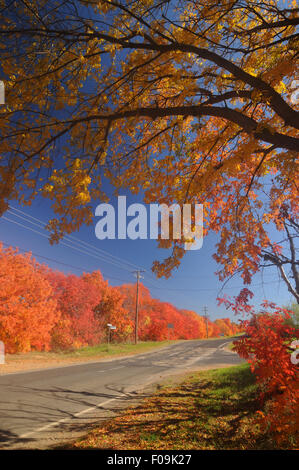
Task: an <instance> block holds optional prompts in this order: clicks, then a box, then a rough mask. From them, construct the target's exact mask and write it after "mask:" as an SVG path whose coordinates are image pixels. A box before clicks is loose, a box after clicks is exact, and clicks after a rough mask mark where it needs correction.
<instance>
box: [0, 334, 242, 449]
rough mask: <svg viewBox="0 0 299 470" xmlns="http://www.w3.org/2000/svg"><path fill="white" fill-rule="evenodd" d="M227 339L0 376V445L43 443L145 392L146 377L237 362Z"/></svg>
mask: <svg viewBox="0 0 299 470" xmlns="http://www.w3.org/2000/svg"><path fill="white" fill-rule="evenodd" d="M227 343H228V340H225V339H223V338H222V339H217V340H206V341H205V340H200V341H186V342H181V343H176V344H174V345H171V346H169V347H167V348H163V349H160V350H154V351H152V352H150V353H145V354H139V355H136V356H130V357H126V358H119V359H114V360H111V361H108V362H107V361H105V362H104V361H102V362H92V363H85V364H79V365H78V364H77V365H71V366H63V367H58V368H53V369H45V370H38V371H32V372H22V373H14V374H6V375H2V376H0V448H2V449H5V448H14V449H16V448H19V449H21V448H38V449H42V448H48V447H51V446H54V445H57V444H59V443H60V442H65V441H67V440H71V439H74V438H76V437H78V436H79V435H82V433H84V432H86V430H87V429H89V428H90V427H91V426H92V425H93V424H95V422H98V421H99V420H101V419H107V418H109V417H111V416H115V415H116V414H117V412H119V410H120V409H121V408H123V407H125V406H129V405H131V404H132V403H134V401H135V402H136V400H140V398H142V396H145V390H146V387H147V386H148V385H149V384H150V383H157V382H159V380H160V381H161V377H165V376H166V375H169V374H172V375H174V374H178V373H182V372H184V371H186V372H187V371H188V370H194V369H200V368H206V367H211V366H213V367H221V366H225V365H231V364H239V363H240V362H242V361H241V359H240V358H239V356H238V355H237V354H235V353H232V352H230V351H227V350H225V349H224V348H225V344H227Z"/></svg>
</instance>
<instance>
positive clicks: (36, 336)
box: [0, 244, 240, 353]
mask: <svg viewBox="0 0 299 470" xmlns="http://www.w3.org/2000/svg"><path fill="white" fill-rule="evenodd" d="M0 276H1V283H0V340H1V341H3V342H4V344H5V349H6V352H7V353H15V352H28V351H32V350H37V351H49V350H59V349H71V348H79V347H82V346H87V345H95V344H99V343H101V342H104V341H106V334H107V331H106V324H107V323H108V322H110V323H113V325H115V326H116V331H115V332H114V333H113V339H114V341H118V342H121V341H131V340H132V339H133V334H134V326H135V299H136V297H135V295H136V287H135V285H134V284H126V285H122V286H117V287H112V286H109V285H108V281H105V280H104V279H103V276H102V274H101V273H100V271H95V272H93V273H88V274H83V275H82V276H76V275H74V274H68V275H66V274H64V273H62V272H59V271H52V270H51V269H49V268H48V267H47V266H45V265H40V264H39V263H37V262H36V261H35V260H34V259H33V258H32V257H31V255H30V254H29V253H27V254H20V253H18V252H17V250H14V249H12V248H7V249H4V248H3V246H2V245H1V244H0ZM170 323H171V324H172V325H173V328H171V329H169V328H168V325H169V324H170ZM239 330H240V329H239V327H238V326H237V325H236V324H234V323H231V322H230V320H229V319H223V320H216V322H212V321H209V322H208V334H209V336H219V334H220V333H224V334H234V333H236V332H238V331H239ZM204 337H206V324H205V320H204V319H203V318H202V317H200V316H199V315H197V314H196V313H195V312H192V311H187V310H179V309H177V308H176V307H174V306H173V305H172V304H170V303H166V302H161V301H159V300H158V299H153V298H152V297H151V295H150V292H149V290H148V289H147V288H146V287H144V286H143V285H142V284H141V285H140V309H139V338H140V340H145V341H146V340H152V341H156V340H157V341H158V340H164V339H196V338H204Z"/></svg>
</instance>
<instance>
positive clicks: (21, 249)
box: [1, 242, 128, 282]
mask: <svg viewBox="0 0 299 470" xmlns="http://www.w3.org/2000/svg"><path fill="white" fill-rule="evenodd" d="M1 243H2V244H3V245H5V246H7V247H12V248H15V249H18V250H19V251H23V252H25V253H29V252H30V253H32V254H33V255H34V256H37V257H39V258H43V259H45V260H47V261H53V262H54V263H57V264H61V265H62V266H67V267H69V268H72V269H78V270H79V271H84V272H90V271H91V269H88V268H83V267H81V268H80V267H79V266H74V265H72V264H68V263H63V262H62V261H58V260H57V259H54V258H49V257H48V256H44V255H41V254H39V253H36V252H34V251H32V250H28V249H25V248H22V247H20V246H13V245H10V244H8V243H5V242H1ZM101 273H102V274H103V276H105V277H106V278H107V279H113V280H117V281H122V282H128V279H120V278H119V277H115V276H110V275H109V276H108V275H107V274H105V273H104V272H103V271H102V270H101Z"/></svg>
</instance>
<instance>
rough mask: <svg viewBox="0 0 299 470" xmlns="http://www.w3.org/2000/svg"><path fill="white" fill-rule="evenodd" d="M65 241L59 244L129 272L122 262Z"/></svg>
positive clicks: (44, 235)
mask: <svg viewBox="0 0 299 470" xmlns="http://www.w3.org/2000/svg"><path fill="white" fill-rule="evenodd" d="M2 219H3V220H6V221H8V222H11V223H13V224H15V225H18V226H20V227H23V228H25V229H26V230H30V231H31V232H33V233H36V234H37V235H40V236H42V237H44V238H47V239H48V235H46V234H44V233H42V232H39V231H38V230H35V229H33V228H32V227H28V226H27V225H24V224H22V223H20V222H17V221H16V220H12V219H9V218H8V217H5V216H2ZM67 242H68V243H66V242H65V241H60V245H64V246H67V247H68V248H71V249H73V250H76V251H78V252H80V253H83V254H85V255H88V256H92V257H93V258H97V259H99V260H100V261H102V262H104V263H108V264H111V265H114V266H116V267H117V268H119V269H124V270H126V271H128V272H131V268H129V267H127V266H125V265H124V264H121V263H120V262H118V261H114V260H110V259H109V258H105V257H103V255H99V254H98V253H96V252H95V253H93V252H90V251H91V250H90V249H89V248H85V247H80V248H78V247H77V246H74V244H73V243H74V242H73V241H70V240H68V239H67ZM89 250H90V251H89Z"/></svg>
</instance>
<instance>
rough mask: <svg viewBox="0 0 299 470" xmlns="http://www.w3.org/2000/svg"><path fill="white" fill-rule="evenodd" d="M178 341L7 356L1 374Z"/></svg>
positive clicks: (135, 350)
mask: <svg viewBox="0 0 299 470" xmlns="http://www.w3.org/2000/svg"><path fill="white" fill-rule="evenodd" d="M176 342H178V341H143V342H140V343H138V344H110V345H109V349H108V348H107V344H99V345H97V346H87V347H84V348H80V349H76V350H72V351H61V352H52V351H51V352H38V351H32V352H28V353H19V354H6V356H5V364H0V374H1V373H10V372H18V371H23V370H29V369H37V368H44V367H45V368H46V367H53V366H59V365H66V364H72V363H76V362H84V361H91V360H101V359H109V358H113V357H118V356H119V357H122V356H127V355H128V356H129V355H133V354H139V353H143V352H147V351H150V350H152V349H155V348H163V347H166V346H169V345H171V344H174V343H176Z"/></svg>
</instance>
